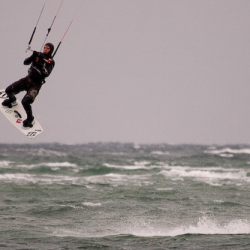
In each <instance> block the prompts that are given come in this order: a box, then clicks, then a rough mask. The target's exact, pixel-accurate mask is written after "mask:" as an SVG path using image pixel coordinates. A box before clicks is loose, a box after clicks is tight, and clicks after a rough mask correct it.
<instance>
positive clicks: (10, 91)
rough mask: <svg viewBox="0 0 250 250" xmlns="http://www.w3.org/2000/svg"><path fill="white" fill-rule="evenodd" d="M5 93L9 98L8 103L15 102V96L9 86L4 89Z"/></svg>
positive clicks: (11, 87)
mask: <svg viewBox="0 0 250 250" xmlns="http://www.w3.org/2000/svg"><path fill="white" fill-rule="evenodd" d="M5 92H6V94H7V96H8V97H9V101H10V102H14V101H15V100H16V97H15V94H14V90H13V86H12V85H10V86H8V87H7V88H6V89H5Z"/></svg>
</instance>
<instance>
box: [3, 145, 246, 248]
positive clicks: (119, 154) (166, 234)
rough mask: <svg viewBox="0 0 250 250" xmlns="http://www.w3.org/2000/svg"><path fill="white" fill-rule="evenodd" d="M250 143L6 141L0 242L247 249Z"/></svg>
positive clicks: (26, 245) (33, 245)
mask: <svg viewBox="0 0 250 250" xmlns="http://www.w3.org/2000/svg"><path fill="white" fill-rule="evenodd" d="M249 167H250V146H248V145H224V146H206V145H205V146H202V145H166V144H159V145H135V144H120V143H95V144H94V143H93V144H84V145H61V144H35V145H34V144H33V145H28V144H27V145H11V144H0V218H1V219H0V249H18V250H19V249H46V250H47V249H48V250H50V249H51V250H52V249H53V250H57V249H64V250H66V249H114V250H116V249H117V250H119V249H127V250H129V249H136V250H137V249H139V250H140V249H152V250H156V249H157V250H160V249H213V250H217V249H250V169H249Z"/></svg>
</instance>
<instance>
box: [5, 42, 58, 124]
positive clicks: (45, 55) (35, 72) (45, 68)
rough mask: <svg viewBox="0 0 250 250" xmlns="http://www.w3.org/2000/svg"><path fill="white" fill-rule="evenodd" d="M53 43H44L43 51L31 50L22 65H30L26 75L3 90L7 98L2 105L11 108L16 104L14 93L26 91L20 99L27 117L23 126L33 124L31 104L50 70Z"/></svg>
mask: <svg viewBox="0 0 250 250" xmlns="http://www.w3.org/2000/svg"><path fill="white" fill-rule="evenodd" d="M53 51H54V45H53V44H52V43H46V44H45V45H44V48H43V52H37V51H33V53H32V55H31V56H30V57H28V58H26V59H25V60H24V65H30V64H31V66H30V68H29V70H28V75H27V76H26V77H24V78H21V79H20V80H18V81H16V82H14V83H12V84H11V85H10V86H8V87H7V88H6V90H5V92H6V94H7V96H8V99H5V100H4V101H3V102H2V105H3V106H6V107H9V108H12V107H13V106H15V105H17V103H16V97H15V95H16V94H18V93H19V92H21V91H26V94H25V96H24V97H23V99H22V105H23V107H24V109H25V111H26V114H27V119H26V120H24V121H23V126H24V127H27V128H29V127H32V126H33V124H34V116H33V114H32V108H31V104H32V103H33V102H34V101H35V98H36V97H37V95H38V94H39V91H40V89H41V87H42V85H43V84H44V83H45V78H46V77H48V76H49V75H50V73H51V72H52V70H53V68H54V66H55V61H54V60H53V58H52V53H53Z"/></svg>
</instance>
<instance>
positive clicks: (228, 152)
mask: <svg viewBox="0 0 250 250" xmlns="http://www.w3.org/2000/svg"><path fill="white" fill-rule="evenodd" d="M204 153H206V154H211V155H219V156H221V157H233V156H234V155H235V154H250V149H249V148H240V149H232V148H229V147H227V148H222V149H216V148H214V147H211V148H209V149H208V150H205V151H204Z"/></svg>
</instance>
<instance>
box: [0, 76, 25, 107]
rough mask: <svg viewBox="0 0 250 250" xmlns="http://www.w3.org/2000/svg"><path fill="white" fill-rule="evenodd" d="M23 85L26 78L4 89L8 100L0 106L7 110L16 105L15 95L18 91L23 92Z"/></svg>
mask: <svg viewBox="0 0 250 250" xmlns="http://www.w3.org/2000/svg"><path fill="white" fill-rule="evenodd" d="M25 83H26V78H22V79H20V80H18V81H16V82H14V83H12V84H11V85H9V86H8V87H7V88H6V89H5V93H6V94H7V96H8V98H9V99H6V100H4V101H3V102H2V105H3V106H7V107H9V108H12V106H15V105H17V103H16V97H15V95H16V94H18V93H19V92H20V91H23V90H25V89H24V86H25Z"/></svg>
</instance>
